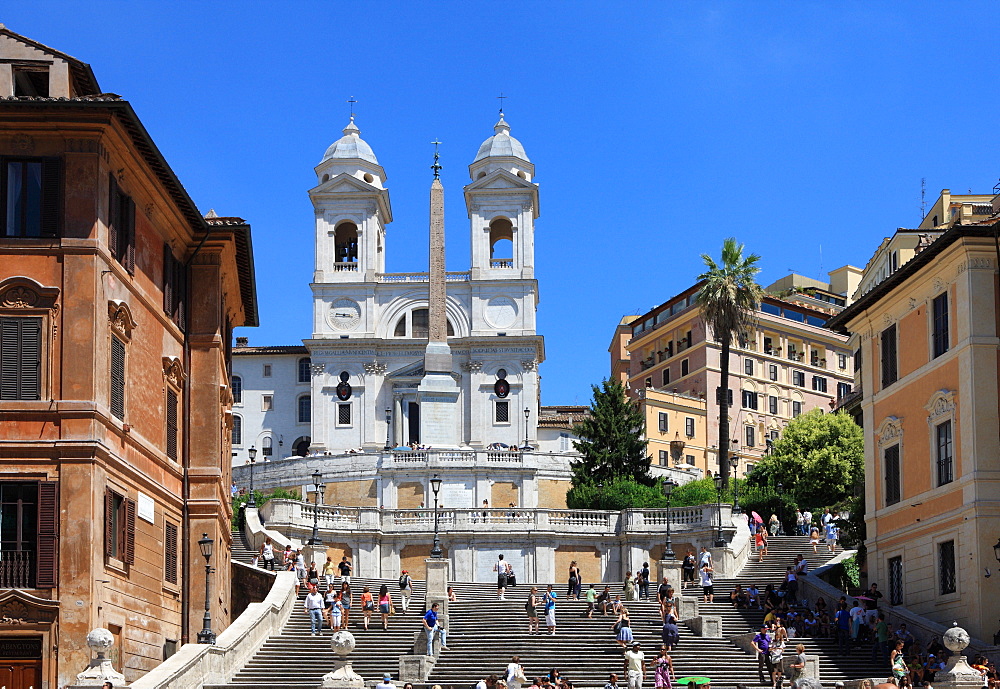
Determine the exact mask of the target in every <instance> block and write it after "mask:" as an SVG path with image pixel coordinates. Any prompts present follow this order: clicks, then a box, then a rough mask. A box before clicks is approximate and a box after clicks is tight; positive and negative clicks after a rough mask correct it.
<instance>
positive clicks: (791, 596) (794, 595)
mask: <svg viewBox="0 0 1000 689" xmlns="http://www.w3.org/2000/svg"><path fill="white" fill-rule="evenodd" d="M785 600H786V601H788V605H790V606H794V605H795V604H797V603H798V601H799V578H798V577H797V576H796V575H795V570H794V569H793V568H792V566H791V565H788V567H786V568H785Z"/></svg>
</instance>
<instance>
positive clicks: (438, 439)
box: [417, 141, 459, 448]
mask: <svg viewBox="0 0 1000 689" xmlns="http://www.w3.org/2000/svg"><path fill="white" fill-rule="evenodd" d="M438 143H440V142H437V141H435V142H434V144H435V150H434V164H433V165H432V166H431V169H432V170H434V180H433V181H432V182H431V220H430V270H429V271H428V294H427V296H428V305H427V309H428V314H427V317H428V318H427V320H428V326H429V327H428V331H427V348H426V349H425V350H424V377H423V379H422V380H421V381H420V385H419V386H418V387H417V401H418V403H419V404H420V444H421V445H428V446H430V447H432V448H457V447H458V427H459V414H458V411H459V410H458V395H459V388H458V385H457V384H456V383H455V379H454V378H452V362H451V348H450V347H449V346H448V317H447V315H446V304H447V298H448V295H447V291H446V283H445V263H444V186H443V185H442V184H441V174H440V173H441V165H440V164H439V163H438V151H437V145H438Z"/></svg>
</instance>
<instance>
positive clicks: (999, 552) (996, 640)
mask: <svg viewBox="0 0 1000 689" xmlns="http://www.w3.org/2000/svg"><path fill="white" fill-rule="evenodd" d="M993 555H994V556H995V557H996V559H997V562H1000V539H997V544H996V545H995V546H993ZM989 573H990V572H989V570H986V575H987V576H989ZM993 645H994V646H1000V631H998V632H997V633H996V634H994V635H993Z"/></svg>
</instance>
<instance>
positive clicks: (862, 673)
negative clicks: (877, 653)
mask: <svg viewBox="0 0 1000 689" xmlns="http://www.w3.org/2000/svg"><path fill="white" fill-rule="evenodd" d="M799 553H802V554H803V555H804V556H805V557H806V559H807V560H808V561H809V563H810V566H811V567H815V566H819V565H820V564H823V563H824V562H826V561H827V559H829V557H830V555H831V554H830V553H829V551H826V550H824V549H821V551H820V553H818V554H817V555H815V556H814V555H813V554H812V548H811V546H810V545H809V544H808V539H807V538H805V537H799V536H786V537H778V538H773V539H771V542H770V548H769V554H768V556H767V557H766V558H765V560H764V562H763V563H758V562H757V561H756V557H753V558H751V561H750V562H749V563H748V564H747V565H746V567H745V568H744V569H743V571H742V572H740V574H739V575H738V576H737V577H735V578H732V579H719V580H716V585H715V591H716V601H717V602H715V603H709V604H705V603H701V604H700V611H699V612H700V613H701V614H704V615H718V616H719V617H721V618H722V623H723V634H724V638H720V639H710V638H702V637H697V636H695V635H694V634H693V633H692V632H691V631H690V630H689V629H688V628H687V627H686V626H684V625H680V631H681V641H680V644H679V645H678V646H677V647H676V648H675V649H674V652H673V653H672V654H671V656H672V658H673V661H674V667H675V669H676V671H677V676H678V677H684V676H687V675H702V676H708V677H711V678H712V683H713V685H715V686H716V687H720V686H721V687H733V686H736V685H737V684H746V685H748V686H750V687H754V686H762V685H763V684H764V683H765V682H766V680H764V681H762V680H761V678H760V677H759V676H758V673H757V661H756V659H755V658H754V657H753V656H752V655H751V654H749V653H747V652H745V651H743V650H742V649H741V648H740V647H738V646H737V645H736V644H735V643H734V642H733V641H731V640H730V637H732V636H734V635H738V634H743V633H747V632H750V631H752V630H755V629H756V628H759V626H760V623H761V622H762V621H763V613H762V612H760V611H758V610H735V609H733V608H732V606H731V605H730V604H729V598H728V596H729V593H730V592H731V591H732V589H733V588H734V587H735V585H736V584H737V583H741V584H743V585H744V587H745V586H747V585H748V584H749V583H751V582H754V583H756V584H757V585H758V587H759V588H761V590H763V589H764V587H765V585H766V584H768V583H774V584H775V585H777V584H779V583H780V582H781V581H782V579H783V576H784V572H785V567H786V566H787V565H788V564H790V563H791V562H792V561H793V559H794V557H795V555H797V554H799ZM233 557H234V558H236V559H239V560H241V561H246V562H249V561H250V558H251V557H252V552H251V551H249V550H247V549H246V548H245V545H244V544H243V542H242V537H240V536H239V535H238V534H234V546H233ZM383 583H385V584H387V585H388V587H389V590H390V592H391V593H392V595H393V599H394V600H395V601H396V603H397V610H399V608H398V605H399V587H398V584H397V582H396V581H395V580H385V579H363V578H360V577H354V578H353V579H352V586H353V587H354V592H355V610H354V611H353V614H352V616H351V624H350V630H351V632H352V633H353V634H354V635H355V638H356V640H357V647H356V650H355V652H354V653H353V654H352V661H353V664H354V669H355V671H356V672H358V674H360V675H361V676H362V677H364V678H365V679H366V680H367V681H369V682H370V683H373V682H375V681H378V680H379V679H380V678H381V676H382V674H383V673H385V672H389V673H390V674H391V675H392V676H393V677H394V678H395V677H397V676H398V668H399V660H398V659H399V656H400V655H403V654H406V653H409V652H410V649H411V647H412V645H413V636H414V633H415V632H418V631H420V630H421V628H422V625H421V620H420V616H421V614H422V612H423V600H424V593H425V587H424V582H422V581H415V582H414V596H413V602H412V604H411V607H410V612H409V614H406V615H403V614H400V613H401V610H399V612H398V613H397V615H395V616H394V617H392V618H390V622H389V630H388V631H383V630H382V629H381V625H380V622H379V616H378V614H377V613H374V614H373V616H372V624H371V628H370V629H369V630H367V631H366V630H365V629H364V628H363V625H362V623H361V620H362V616H361V614H360V610H358V609H357V597H358V595H359V594H360V591H361V587H362V586H363V585H365V584H368V585H369V586H371V587H372V590H373V591H377V590H378V587H379V586H380V585H381V584H383ZM453 586H454V588H455V591H456V593H457V595H458V601H457V602H453V603H451V606H450V629H449V635H448V645H449V650H447V651H443V652H442V653H441V656H440V657H439V659H438V662H437V664H436V666H435V667H434V670H433V671H432V673H431V677H430V679H429V681H428V683H427V684H428V685H432V684H441V685H442V686H443V687H446V688H450V687H456V688H458V689H462V688H465V687H469V686H471V685H472V684H474V683H475V682H477V681H478V680H479V679H481V678H483V677H487V676H489V675H490V674H493V673H497V674H500V673H501V672H502V671H503V669H504V668H505V667H506V665H507V663H508V662H509V661H510V657H511V656H512V655H518V656H520V659H521V664H522V665H523V666H524V668H525V672H526V674H527V675H528V677H529V679H530V678H533V677H536V676H540V675H543V674H546V673H548V672H549V670H550V669H552V668H556V669H558V670H560V672H561V673H562V675H563V676H564V677H566V678H567V679H569V680H571V681H573V683H574V684H575V685H576V686H578V687H593V686H603V684H604V682H605V681H606V679H607V676H608V674H609V673H611V672H617V673H619V675H621V674H622V673H621V669H622V660H621V648H620V647H619V646H618V644H617V642H616V641H615V637H614V633H613V632H612V631H611V629H610V627H611V624H612V622H613V621H614V618H611V617H599V616H595V617H594V619H587V618H586V617H584V616H583V615H584V611H585V609H586V603H584V602H582V601H567V600H566V599H565V584H559V585H558V586H557V588H556V591H557V593H558V594H559V596H560V599H559V603H558V606H557V622H558V627H557V633H556V635H555V636H549V635H548V634H547V633H546V632H545V631H544V630H545V627H544V619H543V620H542V630H543V633H542V635H538V636H532V635H528V633H527V618H526V615H525V612H524V601H525V599H526V597H527V594H528V591H529V588H530V586H528V585H525V584H521V585H518V586H517V587H516V588H515V589H512V590H510V591H509V592H508V595H507V600H506V601H498V600H497V599H496V589H495V588H494V587H493V586H492V584H490V583H482V584H474V583H454V584H453ZM612 588H613V589H618V588H619V587H616V586H612ZM539 590H540V591H542V590H544V587H543V586H539ZM653 591H654V592H655V588H654V589H653ZM696 591H697V592H698V593H699V594H700V587H699V588H698V589H696ZM687 593H688V594H689V595H693V594H694V593H695V591H693V590H691V589H688V591H687ZM300 601H301V597H300ZM828 603H832V601H828ZM628 607H629V610H630V612H631V613H632V614H631V617H632V628H633V634H634V636H635V638H636V640H638V641H639V642H640V643H642V646H643V649H644V650H645V652H646V653H647V656H649V657H653V656H655V655H656V652H657V649H658V648H659V646H660V627H661V623H660V619H659V614H658V606H657V604H656V603H655V601H653V602H649V601H634V602H631V603H629V604H628ZM329 639H330V632H329V630H324V633H323V635H321V636H319V637H311V636H310V635H309V620H308V616H307V615H306V614H305V612H304V611H303V610H302V604H301V602H300V603H299V604H298V605H297V607H296V610H295V612H294V613H293V615H292V617H291V619H290V620H289V622H288V624H287V625H286V626H285V629H284V630H282V632H281V634H279V635H277V636H274V637H272V638H271V639H269V640H268V641H267V642H266V643H265V645H264V646H263V647H262V649H261V650H260V651H259V652H258V653H257V655H256V656H255V657H254V659H253V660H252V661H250V662H249V663H247V665H246V666H245V667H244V668H242V669H241V670H240V672H239V673H238V674H237V675H236V676H235V677H234V678H233V680H232V681H231V682H230V683H229V684H228V685H225V687H223V686H212V687H206V688H205V689H235V688H237V687H250V686H252V687H258V688H260V689H270V688H271V687H274V688H275V689H277V688H278V687H281V688H283V689H305V688H306V687H309V688H310V689H315V687H317V686H318V685H319V683H320V682H321V680H322V677H323V675H324V674H326V673H328V672H330V671H331V670H332V669H333V666H334V660H335V656H334V654H333V652H332V651H331V650H330V645H329ZM422 640H423V637H422V636H421V641H422ZM795 642H796V643H797V642H801V643H803V644H804V645H805V647H806V652H807V653H811V654H817V655H819V656H820V672H821V676H822V678H823V682H824V684H826V683H831V684H832V683H833V682H836V681H838V680H847V679H852V678H857V677H867V676H879V675H884V674H886V672H887V669H883V668H880V667H876V666H874V665H873V664H872V663H871V662H870V657H871V650H870V646H868V645H864V646H859V647H856V648H855V649H853V650H852V652H851V653H850V654H849V655H847V656H838V655H837V652H836V645H835V643H834V641H833V640H830V639H811V638H807V639H797V640H795ZM793 648H794V647H793ZM791 650H792V649H789V651H791ZM648 679H649V680H650V681H648V682H647V684H650V685H651V683H652V682H651V678H648Z"/></svg>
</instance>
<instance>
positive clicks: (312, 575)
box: [306, 560, 319, 589]
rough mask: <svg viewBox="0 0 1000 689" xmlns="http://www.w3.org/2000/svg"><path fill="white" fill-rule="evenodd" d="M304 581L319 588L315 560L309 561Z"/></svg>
mask: <svg viewBox="0 0 1000 689" xmlns="http://www.w3.org/2000/svg"><path fill="white" fill-rule="evenodd" d="M306 583H308V584H309V585H310V586H315V587H316V588H317V589H318V588H319V569H318V568H317V567H316V561H315V560H314V561H312V562H310V563H309V570H308V571H307V572H306Z"/></svg>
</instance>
